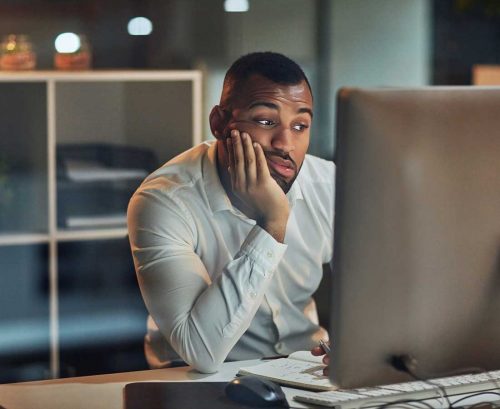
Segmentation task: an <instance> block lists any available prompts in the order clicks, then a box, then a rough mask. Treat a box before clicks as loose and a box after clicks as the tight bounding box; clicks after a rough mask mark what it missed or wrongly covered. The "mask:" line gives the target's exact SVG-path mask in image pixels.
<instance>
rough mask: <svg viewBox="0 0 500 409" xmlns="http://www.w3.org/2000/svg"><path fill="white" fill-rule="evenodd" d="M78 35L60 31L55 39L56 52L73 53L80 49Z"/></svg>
mask: <svg viewBox="0 0 500 409" xmlns="http://www.w3.org/2000/svg"><path fill="white" fill-rule="evenodd" d="M80 45H81V44H80V37H79V36H78V35H77V34H75V33H61V34H59V35H58V36H57V38H56V41H55V46H56V50H57V52H58V53H74V52H76V51H78V50H79V49H80Z"/></svg>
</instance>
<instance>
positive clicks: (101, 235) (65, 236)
mask: <svg viewBox="0 0 500 409" xmlns="http://www.w3.org/2000/svg"><path fill="white" fill-rule="evenodd" d="M127 235H128V231H127V228H126V227H119V228H115V229H92V230H69V229H68V230H61V229H59V230H58V231H57V234H56V238H57V240H58V241H80V240H105V239H120V238H124V237H127Z"/></svg>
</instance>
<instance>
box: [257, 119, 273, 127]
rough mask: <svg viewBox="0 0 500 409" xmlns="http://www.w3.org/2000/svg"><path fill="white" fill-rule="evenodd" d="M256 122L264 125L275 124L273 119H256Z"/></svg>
mask: <svg viewBox="0 0 500 409" xmlns="http://www.w3.org/2000/svg"><path fill="white" fill-rule="evenodd" d="M257 122H258V123H259V124H261V125H265V126H272V125H274V124H275V122H274V121H271V120H270V119H257Z"/></svg>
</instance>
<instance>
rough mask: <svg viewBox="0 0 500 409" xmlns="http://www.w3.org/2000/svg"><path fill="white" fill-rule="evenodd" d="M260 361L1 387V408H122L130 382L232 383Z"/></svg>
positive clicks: (288, 392) (289, 390) (289, 389)
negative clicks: (201, 369) (213, 370)
mask: <svg viewBox="0 0 500 409" xmlns="http://www.w3.org/2000/svg"><path fill="white" fill-rule="evenodd" d="M261 362H262V361H259V360H250V361H239V362H227V363H224V364H223V365H222V366H221V369H220V371H219V372H217V373H215V374H201V373H199V372H196V371H194V370H192V369H191V368H190V367H178V368H165V369H154V370H148V371H137V372H124V373H116V374H108V375H95V376H84V377H76V378H64V379H54V380H48V381H38V382H23V383H15V384H3V385H0V405H2V406H4V407H5V409H123V388H124V387H125V385H126V384H127V383H130V382H147V381H156V382H161V381H165V382H179V381H184V382H185V381H193V382H200V381H204V382H221V381H229V380H231V379H233V378H234V376H235V375H236V373H237V372H238V369H239V368H240V367H242V366H250V365H255V364H258V363H261ZM283 390H284V391H285V394H286V395H287V398H288V399H289V401H290V402H292V400H291V396H292V395H293V392H294V389H292V388H283ZM293 406H294V407H302V408H307V407H308V406H306V405H300V404H299V403H298V402H294V403H293ZM144 409H147V408H144Z"/></svg>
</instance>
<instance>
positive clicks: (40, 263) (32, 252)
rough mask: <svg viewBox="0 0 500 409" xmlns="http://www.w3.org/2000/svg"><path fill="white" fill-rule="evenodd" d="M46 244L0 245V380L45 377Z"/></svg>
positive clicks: (47, 341) (46, 334)
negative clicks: (0, 277) (0, 272)
mask: <svg viewBox="0 0 500 409" xmlns="http://www.w3.org/2000/svg"><path fill="white" fill-rule="evenodd" d="M47 257H48V247H47V245H31V246H0V260H2V269H1V271H2V284H1V287H0V334H1V336H0V382H2V383H3V382H17V381H28V380H35V379H44V378H48V377H49V362H50V359H49V350H50V348H49V302H48V261H47Z"/></svg>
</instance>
